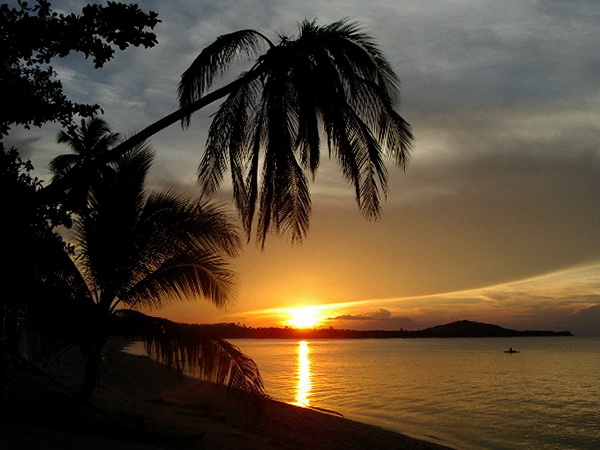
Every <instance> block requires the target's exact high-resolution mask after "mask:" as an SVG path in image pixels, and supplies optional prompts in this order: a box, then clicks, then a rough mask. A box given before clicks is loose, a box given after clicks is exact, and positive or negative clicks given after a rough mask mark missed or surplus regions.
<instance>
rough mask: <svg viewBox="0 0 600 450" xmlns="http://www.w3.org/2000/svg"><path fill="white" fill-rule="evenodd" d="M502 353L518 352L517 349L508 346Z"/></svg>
mask: <svg viewBox="0 0 600 450" xmlns="http://www.w3.org/2000/svg"><path fill="white" fill-rule="evenodd" d="M504 353H519V350H515V349H514V348H512V347H511V348H509V349H508V350H504Z"/></svg>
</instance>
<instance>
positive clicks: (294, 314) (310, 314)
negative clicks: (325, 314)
mask: <svg viewBox="0 0 600 450" xmlns="http://www.w3.org/2000/svg"><path fill="white" fill-rule="evenodd" d="M288 314H289V315H290V318H289V319H288V321H287V324H288V325H289V326H291V327H294V328H313V327H315V326H317V325H318V324H319V323H321V321H322V320H323V319H322V318H321V317H320V316H319V309H318V308H316V307H314V306H305V307H303V308H294V309H290V310H288Z"/></svg>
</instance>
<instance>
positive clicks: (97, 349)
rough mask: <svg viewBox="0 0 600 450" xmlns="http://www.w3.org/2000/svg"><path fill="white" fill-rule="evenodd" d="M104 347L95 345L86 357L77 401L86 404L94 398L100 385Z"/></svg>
mask: <svg viewBox="0 0 600 450" xmlns="http://www.w3.org/2000/svg"><path fill="white" fill-rule="evenodd" d="M102 347H103V346H102V345H100V344H94V345H93V346H92V347H91V348H90V350H89V351H88V354H87V355H86V356H87V357H86V360H85V368H84V372H83V381H82V383H81V386H80V388H79V392H78V393H77V400H78V402H79V403H81V404H85V403H87V402H88V401H90V399H91V398H92V395H93V394H94V391H95V390H96V385H97V383H98V373H99V372H100V361H101V358H102Z"/></svg>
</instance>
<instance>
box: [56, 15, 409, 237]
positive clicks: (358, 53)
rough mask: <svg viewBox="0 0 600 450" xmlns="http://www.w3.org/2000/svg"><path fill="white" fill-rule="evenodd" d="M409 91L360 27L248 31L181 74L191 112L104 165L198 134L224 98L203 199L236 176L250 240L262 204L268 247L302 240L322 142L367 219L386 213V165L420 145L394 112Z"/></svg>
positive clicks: (204, 166) (203, 172) (261, 228)
mask: <svg viewBox="0 0 600 450" xmlns="http://www.w3.org/2000/svg"><path fill="white" fill-rule="evenodd" d="M265 46H266V47H267V51H266V52H265V53H264V54H260V55H259V51H260V50H261V49H262V48H263V47H265ZM253 54H257V55H259V56H257V59H256V61H255V63H254V65H253V66H252V67H251V68H250V70H249V71H247V72H245V73H243V74H242V75H241V76H240V77H239V78H237V79H236V80H235V81H233V82H231V83H229V84H227V85H225V86H223V87H221V88H219V89H216V90H214V91H212V92H210V93H208V94H206V90H207V89H208V88H209V87H210V86H212V84H213V81H214V79H215V77H217V76H218V75H221V74H222V73H224V72H225V71H226V70H227V69H228V68H229V66H230V64H231V63H232V62H234V61H235V60H236V59H237V58H239V57H240V56H248V55H253ZM398 85H399V82H398V79H397V77H396V75H395V73H394V71H393V69H392V67H391V66H390V64H389V63H388V61H387V60H386V58H385V57H384V55H383V54H382V53H381V51H380V50H379V48H378V46H377V44H376V43H375V42H374V40H373V39H372V38H371V37H370V36H368V35H367V34H366V33H364V32H363V31H361V29H360V28H359V27H358V26H357V24H355V23H352V22H348V21H338V22H334V23H332V24H330V25H325V26H318V25H316V24H315V23H314V22H307V21H304V22H302V23H301V24H300V26H299V35H298V36H297V37H288V36H284V35H281V36H279V42H278V43H277V44H274V43H273V42H272V41H271V40H269V39H268V38H267V37H266V36H264V35H263V34H262V33H259V32H257V31H254V30H241V31H237V32H234V33H230V34H226V35H223V36H220V37H219V38H217V40H216V41H215V42H214V43H212V44H211V45H209V46H208V47H206V48H205V49H204V50H203V51H202V52H201V53H200V55H199V56H198V57H197V58H196V60H195V61H194V62H193V63H192V65H191V66H190V67H189V69H188V70H186V72H185V73H184V74H183V75H182V78H181V83H180V86H179V99H180V109H178V110H177V111H175V112H173V113H171V114H169V115H168V116H166V117H164V118H162V119H160V120H159V121H157V122H155V123H154V124H152V125H150V126H149V127H147V128H145V129H144V130H142V131H141V132H139V133H137V134H136V135H135V136H132V137H131V138H130V139H128V140H126V141H124V142H123V143H121V144H120V145H117V146H116V147H114V148H113V149H112V150H111V151H109V152H105V153H102V154H100V155H98V156H96V157H95V158H94V163H95V164H97V165H102V164H105V163H106V162H108V161H110V160H113V159H114V158H116V157H118V155H121V154H123V153H124V152H126V151H127V150H129V149H131V148H132V147H134V146H135V145H137V144H139V143H140V142H143V141H145V140H146V139H148V138H149V137H151V136H152V135H154V134H155V133H157V132H158V131H160V130H162V129H164V128H165V127H167V126H169V125H171V124H173V123H175V122H177V121H182V125H183V126H188V125H189V121H190V115H191V114H192V113H194V112H195V111H198V110H199V109H201V108H203V107H204V106H206V105H208V104H210V103H212V102H214V101H216V100H220V99H225V101H224V102H223V103H222V104H221V106H220V108H219V110H218V112H217V114H216V115H215V118H214V120H213V123H212V126H211V128H210V132H209V136H208V140H207V147H206V152H205V154H204V157H203V158H202V161H201V163H200V167H199V182H200V186H201V188H202V192H203V194H213V193H214V192H215V191H216V189H217V188H218V186H219V185H220V183H221V181H222V178H223V175H224V173H225V171H226V170H227V169H229V170H230V171H231V174H232V180H233V188H234V199H235V203H236V206H237V208H238V210H239V212H240V213H241V215H242V218H243V224H244V228H245V230H246V232H247V234H248V237H249V236H250V234H251V232H252V227H253V224H254V222H255V215H256V214H255V213H256V208H257V206H258V224H257V238H258V240H259V242H261V243H262V244H263V245H264V241H265V238H266V235H267V233H268V231H270V230H274V231H276V232H283V233H285V232H290V233H291V236H292V239H301V238H303V237H304V236H305V234H306V232H307V230H308V224H309V217H310V210H311V203H310V193H309V188H308V182H307V177H306V172H308V173H309V174H311V175H312V176H314V174H315V173H316V171H317V168H318V166H319V162H320V150H321V144H322V143H321V140H322V136H323V135H324V137H325V138H326V139H325V140H326V143H327V147H328V149H329V154H330V155H332V156H333V157H335V158H336V159H337V161H338V163H339V165H340V167H341V170H342V173H343V175H344V177H345V178H346V179H347V180H348V181H349V182H350V183H352V184H353V186H354V190H355V197H356V201H357V203H358V205H359V208H360V210H361V211H362V213H363V214H364V215H365V217H367V218H374V217H377V216H378V215H379V212H380V207H381V195H385V193H386V190H387V172H386V167H385V164H384V156H389V157H391V158H392V159H393V161H394V162H395V164H397V165H399V166H401V167H404V166H405V164H406V162H407V160H408V153H409V150H410V146H411V142H412V134H411V129H410V126H409V124H408V123H407V122H406V121H405V120H404V119H403V118H402V117H401V116H400V115H399V114H398V113H397V112H396V110H395V107H396V105H397V102H398ZM259 184H262V185H261V187H260V189H259ZM59 187H60V183H55V185H54V187H53V188H52V189H50V191H52V190H53V189H58V188H59Z"/></svg>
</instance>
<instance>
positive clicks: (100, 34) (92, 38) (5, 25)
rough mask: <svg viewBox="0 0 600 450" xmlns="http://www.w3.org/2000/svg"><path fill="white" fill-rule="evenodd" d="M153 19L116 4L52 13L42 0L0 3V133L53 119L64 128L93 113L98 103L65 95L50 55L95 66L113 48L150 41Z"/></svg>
mask: <svg viewBox="0 0 600 450" xmlns="http://www.w3.org/2000/svg"><path fill="white" fill-rule="evenodd" d="M158 22H159V20H158V16H157V14H156V13H154V12H149V13H145V12H143V11H142V10H140V9H139V7H138V6H137V5H127V4H123V3H117V2H108V4H107V5H106V6H102V5H95V4H93V5H86V6H84V7H83V9H82V12H81V14H80V15H76V14H59V13H57V12H54V11H52V9H51V4H50V2H49V1H45V0H37V1H36V2H35V3H34V4H33V5H30V4H28V3H26V2H18V7H10V6H9V5H8V4H5V3H3V4H0V48H1V49H2V50H1V55H2V64H0V81H1V83H0V86H1V94H2V101H3V107H2V109H1V110H0V135H3V134H7V133H8V130H9V129H10V127H11V126H12V125H23V126H25V127H29V126H32V125H34V126H40V125H43V124H44V123H46V122H59V123H61V124H62V125H63V126H65V127H67V126H69V125H71V122H72V119H73V117H74V116H75V115H79V116H83V117H91V116H93V115H94V114H96V113H97V112H98V111H99V109H100V107H99V106H98V105H86V104H81V103H76V102H73V101H71V100H69V99H68V98H67V96H66V95H65V93H64V92H63V88H62V83H61V81H60V79H59V78H58V77H57V73H56V71H55V70H54V68H53V67H52V66H51V65H50V63H51V61H52V59H54V58H57V57H59V58H62V57H65V56H67V55H68V54H70V53H71V52H77V53H81V54H83V55H84V56H85V57H86V58H92V60H93V63H94V66H95V67H96V68H100V67H102V66H104V64H106V63H107V62H108V61H109V60H110V59H112V57H113V55H114V53H115V51H116V49H118V50H125V49H126V48H127V47H129V46H130V45H133V46H144V47H145V48H148V47H153V46H154V45H156V43H157V42H158V41H157V40H156V35H155V34H154V33H153V32H152V31H150V30H152V29H154V27H155V26H156V25H157V23H158Z"/></svg>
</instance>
